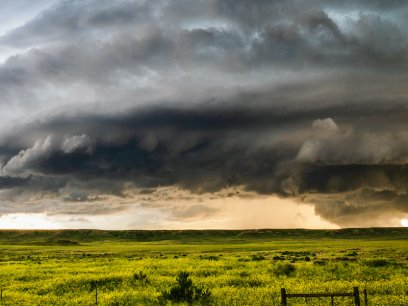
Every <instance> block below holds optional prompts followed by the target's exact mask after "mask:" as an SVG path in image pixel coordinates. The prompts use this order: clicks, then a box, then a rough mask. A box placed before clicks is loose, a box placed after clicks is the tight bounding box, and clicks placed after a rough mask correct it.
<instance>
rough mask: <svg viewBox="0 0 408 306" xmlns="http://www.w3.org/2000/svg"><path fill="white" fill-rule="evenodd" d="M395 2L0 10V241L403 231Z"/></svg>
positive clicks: (16, 0) (407, 174)
mask: <svg viewBox="0 0 408 306" xmlns="http://www.w3.org/2000/svg"><path fill="white" fill-rule="evenodd" d="M407 29H408V3H407V2H406V1H403V0H387V1H380V0H353V1H352V0H341V1H340V0H331V1H323V0H310V1H300V0H285V1H283V0H280V1H278V0H268V1H267V0H264V1H262V0H254V1H244V0H205V1H201V0H196V1H187V0H177V1H176V0H174V1H171V0H167V1H165V0H157V1H142V0H140V1H133V0H126V1H125V0H121V1H119V0H109V1H108V0H81V1H79V0H78V1H77V0H70V1H62V0H38V1H29V0H5V1H3V2H2V9H1V11H0V228H99V229H186V228H193V229H194V228H195V229H206V228H225V229H232V228H234V229H241V228H342V227H371V226H408V124H407V118H408V86H407V83H408V31H407Z"/></svg>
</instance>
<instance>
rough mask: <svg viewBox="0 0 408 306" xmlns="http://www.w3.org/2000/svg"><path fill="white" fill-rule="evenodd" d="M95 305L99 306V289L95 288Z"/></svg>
mask: <svg viewBox="0 0 408 306" xmlns="http://www.w3.org/2000/svg"><path fill="white" fill-rule="evenodd" d="M95 304H96V305H98V287H97V286H95Z"/></svg>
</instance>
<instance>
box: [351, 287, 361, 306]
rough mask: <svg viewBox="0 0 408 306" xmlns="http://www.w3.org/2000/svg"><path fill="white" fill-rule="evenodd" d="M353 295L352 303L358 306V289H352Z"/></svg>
mask: <svg viewBox="0 0 408 306" xmlns="http://www.w3.org/2000/svg"><path fill="white" fill-rule="evenodd" d="M353 293H354V303H355V304H356V306H360V292H359V291H358V287H354V288H353Z"/></svg>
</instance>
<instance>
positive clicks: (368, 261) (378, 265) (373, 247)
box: [0, 228, 408, 306]
mask: <svg viewBox="0 0 408 306" xmlns="http://www.w3.org/2000/svg"><path fill="white" fill-rule="evenodd" d="M0 286H1V288H2V290H3V297H2V301H1V302H0V305H95V303H96V296H95V294H96V290H97V292H98V305H173V304H181V305H183V304H184V305H188V304H193V305H195V304H197V305H202V304H203V305H262V306H263V305H279V303H280V288H282V287H284V288H286V290H287V292H288V293H317V292H319V293H320V292H338V291H343V292H351V291H352V288H353V287H355V286H358V287H359V288H360V290H361V291H362V290H363V289H367V291H368V298H369V305H393V306H394V305H408V230H407V229H405V228H400V229H345V230H336V231H323V230H315V231H313V230H257V231H94V230H75V231H0ZM289 305H330V300H328V299H327V298H317V299H307V300H305V299H304V298H298V299H290V300H289ZM335 305H353V300H352V299H351V298H348V297H347V298H346V297H345V298H335Z"/></svg>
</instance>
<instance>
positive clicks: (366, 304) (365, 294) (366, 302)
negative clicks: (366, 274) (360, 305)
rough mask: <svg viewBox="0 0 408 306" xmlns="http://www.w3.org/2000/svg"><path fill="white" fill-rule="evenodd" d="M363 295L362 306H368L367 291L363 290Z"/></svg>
mask: <svg viewBox="0 0 408 306" xmlns="http://www.w3.org/2000/svg"><path fill="white" fill-rule="evenodd" d="M363 294H364V305H365V306H368V297H367V289H364V290H363Z"/></svg>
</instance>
